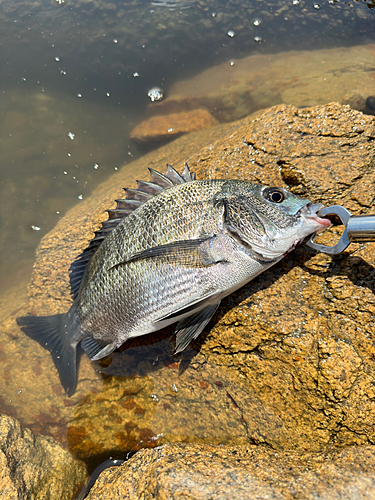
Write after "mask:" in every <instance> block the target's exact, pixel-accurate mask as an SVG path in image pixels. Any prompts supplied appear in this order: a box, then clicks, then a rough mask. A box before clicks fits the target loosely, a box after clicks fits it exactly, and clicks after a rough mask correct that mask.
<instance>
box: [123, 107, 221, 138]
mask: <svg viewBox="0 0 375 500" xmlns="http://www.w3.org/2000/svg"><path fill="white" fill-rule="evenodd" d="M215 125H218V122H217V121H216V120H215V118H213V117H212V116H211V114H210V113H209V112H208V111H207V110H206V109H195V110H193V111H188V112H186V113H174V114H170V115H162V116H153V117H152V118H149V119H148V120H145V121H143V122H141V123H140V124H139V125H137V126H136V127H135V128H134V129H133V130H132V131H131V133H130V137H131V138H132V139H134V140H136V141H141V142H150V141H165V140H166V139H167V140H169V139H175V138H176V137H178V136H180V135H182V134H186V133H187V132H193V131H196V130H202V129H204V128H210V127H214V126H215Z"/></svg>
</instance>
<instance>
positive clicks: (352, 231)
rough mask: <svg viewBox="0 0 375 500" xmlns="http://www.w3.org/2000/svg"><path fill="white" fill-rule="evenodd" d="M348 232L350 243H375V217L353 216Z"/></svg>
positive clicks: (347, 228) (347, 227)
mask: <svg viewBox="0 0 375 500" xmlns="http://www.w3.org/2000/svg"><path fill="white" fill-rule="evenodd" d="M346 231H347V233H348V236H349V240H350V241H353V242H356V241H375V215H352V216H351V217H350V218H349V220H348V222H347V225H346Z"/></svg>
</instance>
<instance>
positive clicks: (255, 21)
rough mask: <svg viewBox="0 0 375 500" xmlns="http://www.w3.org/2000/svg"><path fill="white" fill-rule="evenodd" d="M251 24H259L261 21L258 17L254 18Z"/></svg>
mask: <svg viewBox="0 0 375 500" xmlns="http://www.w3.org/2000/svg"><path fill="white" fill-rule="evenodd" d="M253 24H254V26H260V25H261V24H262V21H261V20H260V19H254V21H253Z"/></svg>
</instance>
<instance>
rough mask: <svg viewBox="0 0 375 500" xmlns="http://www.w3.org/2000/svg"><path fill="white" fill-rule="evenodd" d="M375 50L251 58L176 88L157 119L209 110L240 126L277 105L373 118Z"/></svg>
mask: <svg viewBox="0 0 375 500" xmlns="http://www.w3.org/2000/svg"><path fill="white" fill-rule="evenodd" d="M374 67H375V45H374V44H369V45H363V46H358V47H342V48H335V49H323V50H315V51H310V50H309V51H290V52H283V53H278V54H274V55H268V54H267V55H251V56H249V57H245V58H244V59H238V60H237V59H234V60H232V61H230V62H226V63H224V64H219V65H217V66H213V67H212V68H210V69H207V70H205V71H203V73H200V74H198V75H196V76H194V77H193V78H191V79H189V80H183V81H180V82H177V83H175V84H174V85H173V86H172V87H171V89H170V91H169V93H168V97H167V98H166V99H165V100H164V101H163V102H161V103H156V104H153V105H152V106H150V107H149V111H150V112H153V113H158V114H161V113H177V112H182V111H188V110H191V109H196V108H201V107H203V108H206V109H208V111H209V112H210V113H211V114H212V115H213V116H214V117H215V118H216V119H217V120H218V121H219V122H226V121H232V120H238V119H239V118H242V117H244V116H246V115H249V114H250V113H253V112H254V111H256V110H259V109H262V108H268V107H270V106H273V105H275V104H281V103H285V104H292V105H293V106H297V107H306V106H315V105H317V104H325V103H327V102H331V101H338V102H340V103H342V104H350V105H351V106H352V107H353V108H354V109H358V110H360V111H365V112H369V113H370V114H373V111H371V110H370V109H369V108H368V107H367V106H366V99H367V98H368V97H369V96H371V95H372V93H373V81H374V76H375V70H374Z"/></svg>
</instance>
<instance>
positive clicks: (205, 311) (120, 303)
mask: <svg viewBox="0 0 375 500" xmlns="http://www.w3.org/2000/svg"><path fill="white" fill-rule="evenodd" d="M125 193H126V199H123V200H117V206H116V208H115V209H111V210H108V214H109V219H108V221H105V222H103V224H102V227H101V229H100V230H99V231H97V232H96V234H95V237H94V238H93V239H92V241H91V242H90V244H89V246H88V248H87V249H86V250H85V251H84V252H83V253H82V255H81V256H80V257H79V258H78V259H77V260H76V261H75V262H74V263H73V264H72V266H71V274H70V278H71V289H72V294H73V297H74V303H73V305H72V307H71V309H70V310H69V311H68V312H67V313H65V314H60V315H55V316H47V317H34V316H24V317H21V318H18V319H17V322H18V324H19V325H20V326H21V328H22V329H23V331H24V332H25V333H26V334H27V335H29V336H30V337H31V338H33V339H35V340H36V341H38V342H39V343H40V344H41V345H42V346H43V347H45V348H47V349H48V350H49V351H50V352H51V354H52V357H53V360H54V362H55V365H56V368H57V370H58V372H59V376H60V380H61V383H62V385H63V387H64V389H65V390H66V392H67V393H68V395H71V394H73V392H74V391H75V388H76V384H77V368H76V349H77V346H78V344H80V345H81V346H82V347H83V349H84V350H85V352H86V354H87V355H88V356H89V357H90V359H92V360H94V361H95V360H98V359H101V358H103V357H105V356H107V355H109V354H110V353H111V352H113V351H114V350H115V349H116V348H118V347H120V346H121V344H123V343H124V342H125V341H126V340H127V339H129V338H132V337H138V336H141V335H145V334H148V333H151V332H154V331H157V330H160V329H161V328H163V327H165V326H168V325H170V324H172V323H177V326H176V330H175V331H176V353H178V352H180V351H182V350H183V349H185V348H186V346H187V345H188V344H189V342H191V341H192V340H193V339H195V338H197V336H198V335H199V334H200V333H201V331H202V330H203V328H204V327H205V326H206V325H207V323H208V322H209V320H210V319H211V317H212V316H213V314H214V313H215V311H216V309H217V308H218V306H219V304H220V301H221V300H222V298H223V297H225V296H227V295H229V294H230V293H232V292H233V291H234V290H236V289H238V288H240V287H241V286H243V285H244V284H245V283H247V282H249V281H250V280H251V279H253V278H254V277H255V276H257V275H258V274H260V273H261V272H263V271H265V270H266V269H268V268H269V267H270V266H272V265H274V264H275V263H277V262H278V261H279V260H280V259H281V258H282V257H283V256H284V255H285V254H286V253H288V252H289V251H290V250H292V249H293V248H295V246H296V245H297V244H298V243H299V242H301V241H303V240H304V239H305V238H306V236H308V235H310V234H312V233H314V232H316V231H318V230H322V229H325V228H326V227H327V226H328V225H329V221H327V220H326V219H320V218H319V217H318V216H317V214H316V212H317V210H319V209H320V208H321V204H313V203H311V202H310V201H309V200H305V199H302V198H300V197H298V196H295V195H293V194H292V193H290V192H288V191H286V190H285V189H282V188H271V187H268V186H262V185H259V184H252V183H248V182H245V181H239V180H217V179H216V180H215V179H214V180H211V179H210V180H195V176H194V175H193V174H191V173H190V170H189V168H188V167H187V165H185V168H184V170H183V171H182V173H181V175H180V174H179V173H178V172H177V171H176V170H174V169H173V168H172V167H171V166H170V165H168V166H167V170H166V172H165V174H161V173H159V172H156V171H155V170H153V169H150V182H146V181H138V182H137V188H136V189H125Z"/></svg>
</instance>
